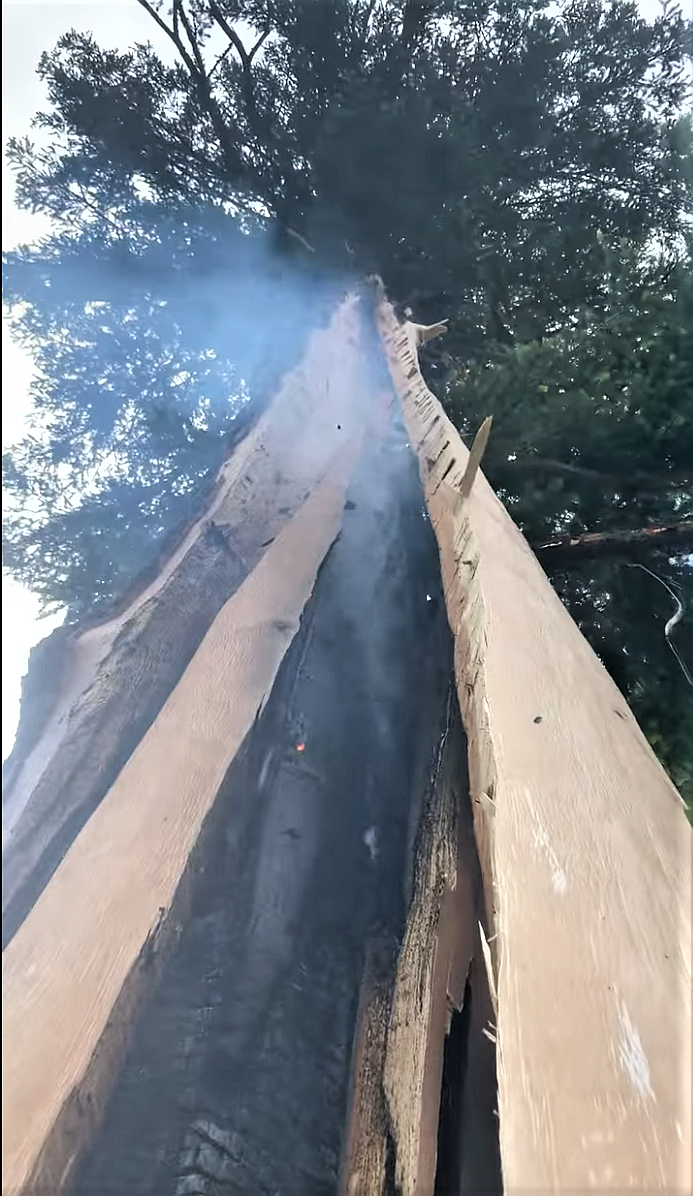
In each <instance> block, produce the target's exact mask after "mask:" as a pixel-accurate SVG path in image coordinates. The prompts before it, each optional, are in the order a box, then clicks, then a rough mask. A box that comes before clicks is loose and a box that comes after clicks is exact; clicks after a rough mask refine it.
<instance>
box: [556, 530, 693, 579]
mask: <svg viewBox="0 0 693 1196" xmlns="http://www.w3.org/2000/svg"><path fill="white" fill-rule="evenodd" d="M533 548H534V552H535V553H536V555H537V557H538V558H539V560H540V561H541V563H542V564H545V565H546V566H547V567H551V568H559V567H561V568H565V567H568V568H571V567H573V566H578V565H579V564H580V562H581V561H584V560H586V559H590V558H592V557H599V556H622V555H625V556H637V555H639V554H641V553H642V551H643V549H645V550H651V549H653V548H659V549H663V550H665V551H666V550H670V551H671V552H675V553H685V552H691V553H693V519H681V520H679V522H678V523H665V524H662V525H661V526H660V527H638V528H624V529H620V530H618V531H613V532H586V533H585V534H584V535H582V536H575V537H574V538H572V539H571V538H570V537H568V536H564V537H561V538H560V539H558V540H551V541H550V542H549V543H547V544H539V545H534V546H533Z"/></svg>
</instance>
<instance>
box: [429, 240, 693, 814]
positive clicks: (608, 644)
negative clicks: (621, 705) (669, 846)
mask: <svg viewBox="0 0 693 1196" xmlns="http://www.w3.org/2000/svg"><path fill="white" fill-rule="evenodd" d="M614 265H615V266H616V267H617V273H615V274H612V277H611V287H610V298H609V301H608V303H607V304H606V305H605V306H604V309H603V310H601V311H592V312H585V313H583V314H582V315H581V317H580V319H579V320H576V322H575V325H574V326H573V327H572V328H566V329H564V330H562V331H561V332H558V333H555V334H554V335H553V336H550V337H547V338H546V339H545V340H543V341H541V342H538V341H535V342H531V343H528V344H521V345H517V346H514V347H512V348H508V347H506V346H502V347H499V349H498V350H497V352H496V353H495V354H494V356H493V359H492V360H491V361H489V362H488V363H486V364H485V365H479V364H472V365H471V367H470V368H469V369H468V370H467V371H462V372H461V371H460V370H453V371H452V372H451V375H450V377H449V380H448V383H447V402H448V407H449V410H450V411H451V412H452V414H453V418H455V419H456V421H457V422H458V424H459V425H460V426H461V427H462V428H463V429H466V430H468V431H470V430H472V429H474V428H475V427H476V426H478V424H479V423H480V422H481V420H482V419H483V418H484V417H485V416H486V415H489V414H492V415H493V417H494V425H493V431H492V436H491V440H490V442H489V447H488V449H487V453H486V457H485V463H484V468H485V471H486V473H487V475H488V476H489V479H490V481H491V482H492V484H493V485H494V486H495V487H496V488H497V489H498V491H499V493H500V494H501V495H502V497H503V498H504V500H505V502H506V504H507V505H508V507H509V509H510V511H511V512H512V514H513V516H514V518H515V519H516V520H517V521H518V522H519V523H520V525H521V526H522V527H523V529H524V531H525V533H526V535H527V536H528V538H529V539H530V541H532V542H533V543H535V544H542V543H545V542H547V541H550V540H552V539H553V538H555V537H556V536H557V535H561V534H569V535H571V536H575V535H579V534H580V533H582V532H585V531H588V530H589V531H592V532H595V531H609V530H613V529H622V528H629V527H630V528H640V527H645V526H648V525H653V526H657V525H661V524H665V523H668V522H675V521H676V520H680V519H684V518H689V519H690V518H691V517H693V265H692V263H691V262H687V263H682V264H681V265H679V266H678V267H677V268H676V269H673V270H668V271H665V270H663V268H662V265H661V263H657V262H652V261H649V262H648V261H646V260H643V257H642V255H637V254H634V253H633V251H632V248H630V247H628V246H621V247H620V254H619V256H618V258H617V259H616V260H615V263H614ZM687 552H688V554H690V555H689V556H688V558H687V559H686V556H685V555H683V554H681V553H680V554H679V556H678V559H676V558H670V557H669V556H668V555H667V553H666V552H665V551H663V550H659V549H658V550H654V551H653V550H652V549H651V548H645V549H641V552H640V556H639V558H638V556H637V555H636V557H635V559H633V557H631V559H630V560H628V559H624V558H623V557H622V556H614V557H611V558H607V559H586V558H584V557H580V558H578V559H577V561H576V563H575V565H573V566H570V567H566V566H565V561H562V562H561V565H560V567H558V568H557V569H556V571H555V572H554V574H553V576H552V580H553V583H554V585H555V586H556V589H557V590H558V592H559V593H560V594H561V596H562V598H563V599H564V601H565V602H566V604H567V606H568V608H569V609H570V611H571V613H572V614H573V617H574V618H575V620H576V622H577V623H578V625H579V626H580V627H581V628H582V630H583V632H584V633H585V635H586V636H587V638H588V639H589V641H590V643H591V644H592V645H593V647H594V648H595V649H596V651H597V652H598V653H599V655H600V656H601V657H602V660H603V661H604V663H605V664H606V666H607V668H608V669H609V671H610V672H611V674H612V676H613V677H614V679H615V680H616V682H617V683H618V685H619V686H620V688H621V690H622V691H623V692H624V693H625V694H626V696H627V697H628V698H629V700H630V702H631V705H632V706H633V709H634V711H635V713H636V715H637V717H638V719H639V721H640V723H641V725H642V726H643V728H644V729H645V731H646V733H647V734H648V736H649V738H650V741H651V742H652V744H653V746H654V747H655V748H656V750H657V751H658V754H659V755H660V758H662V760H663V761H664V763H665V764H666V765H667V767H668V768H669V770H670V772H671V774H672V776H673V778H674V780H675V782H676V783H677V785H678V787H679V789H680V790H681V792H682V793H684V795H685V796H686V798H687V800H688V802H689V803H690V802H691V801H693V736H692V735H691V728H692V727H693V689H692V688H691V686H690V684H688V683H687V681H686V678H685V676H684V674H683V672H682V671H681V669H680V668H679V666H678V665H677V662H676V660H675V658H674V655H673V653H672V652H671V651H670V650H669V648H668V647H667V644H666V639H665V635H664V625H665V623H666V622H667V620H668V619H669V618H670V617H671V615H672V614H673V613H674V610H675V604H674V602H673V601H672V598H671V596H670V595H669V594H667V592H666V589H664V587H663V586H662V585H661V584H660V583H658V582H657V580H656V578H653V577H652V576H651V573H652V572H654V573H655V574H656V575H657V577H660V578H661V579H663V580H666V581H667V582H668V583H669V585H673V586H675V587H676V589H677V590H678V592H679V593H680V594H681V595H682V597H684V599H687V607H688V611H689V612H690V608H691V605H692V604H693V570H692V569H691V565H690V560H691V556H693V541H692V542H691V543H690V544H688V545H687ZM641 565H644V566H645V569H646V570H650V571H651V573H650V574H648V573H647V572H643V571H642V569H641V568H640V566H641ZM672 639H674V640H675V641H676V645H677V647H678V650H679V652H680V654H681V655H682V656H683V657H684V659H685V660H687V661H688V665H689V668H690V669H691V671H693V621H692V620H691V616H690V613H687V615H686V616H685V617H684V620H683V621H682V622H681V623H680V624H679V625H678V626H677V627H676V628H675V629H674V630H673V631H672Z"/></svg>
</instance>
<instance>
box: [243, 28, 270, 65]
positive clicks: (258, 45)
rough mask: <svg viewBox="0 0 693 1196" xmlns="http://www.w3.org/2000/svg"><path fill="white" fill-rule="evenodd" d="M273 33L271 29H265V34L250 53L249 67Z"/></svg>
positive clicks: (261, 35)
mask: <svg viewBox="0 0 693 1196" xmlns="http://www.w3.org/2000/svg"><path fill="white" fill-rule="evenodd" d="M271 32H272V31H271V29H265V32H264V33H261V34H260V36H259V38H258V39H257V41H256V42H255V45H254V46H253V48H252V50H251V51H250V53H249V55H248V65H250V63H251V62H252V61H253V59H254V57H255V55H256V54H257V52H258V50H259V49H260V46H262V44H263V43H264V42H265V41H266V40H267V38H268V37H269V35H270V33H271Z"/></svg>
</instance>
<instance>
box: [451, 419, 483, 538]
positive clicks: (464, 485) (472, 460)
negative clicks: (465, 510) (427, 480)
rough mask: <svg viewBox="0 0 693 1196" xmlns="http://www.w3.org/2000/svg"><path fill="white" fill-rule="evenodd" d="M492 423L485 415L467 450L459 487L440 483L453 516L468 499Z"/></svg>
mask: <svg viewBox="0 0 693 1196" xmlns="http://www.w3.org/2000/svg"><path fill="white" fill-rule="evenodd" d="M492 423H493V416H492V415H487V416H486V419H485V420H484V422H483V424H482V425H481V427H480V428H479V431H478V432H477V434H476V436H475V437H474V442H473V444H472V447H471V449H470V450H469V460H468V461H467V468H466V469H465V471H464V476H463V478H462V481H461V482H460V484H459V486H451V485H450V483H449V482H441V484H440V493H441V497H444V498H445V500H446V502H447V504H448V506H449V508H450V511H451V512H452V514H453V515H456V514H459V511H460V510H461V508H462V504H463V503H464V501H465V499H467V498H469V495H470V494H471V491H472V486H473V485H474V479H475V477H476V475H477V473H478V471H479V466H480V465H481V459H482V457H483V455H484V453H485V451H486V445H487V444H488V438H489V436H490V435H491V424H492Z"/></svg>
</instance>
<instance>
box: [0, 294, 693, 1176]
mask: <svg viewBox="0 0 693 1196" xmlns="http://www.w3.org/2000/svg"><path fill="white" fill-rule="evenodd" d="M379 322H380V327H381V333H382V336H383V340H384V342H385V345H386V350H387V358H388V361H389V366H390V371H391V374H392V378H393V380H394V383H395V390H396V391H397V393H398V395H399V399H400V400H401V408H402V412H403V415H404V421H405V424H406V431H405V426H404V425H403V424H402V422H401V418H400V416H399V415H398V412H397V404H395V405H394V408H393V405H392V399H393V397H394V396H393V393H392V388H391V384H390V383H389V381H388V378H387V373H386V370H385V366H384V359H383V356H382V350H381V349H380V348H379V346H378V344H377V342H376V341H375V338H374V337H373V336H372V335H371V332H372V329H370V325H369V321H368V320H367V319H364V318H362V317H361V316H360V314H359V306H358V305H357V304H356V303H355V302H354V301H353V300H351V301H348V302H346V303H345V304H344V305H343V306H342V308H340V310H339V311H338V312H337V313H336V315H335V318H334V320H333V322H332V325H331V326H330V328H329V329H327V330H326V331H325V332H323V333H319V334H316V335H315V337H314V338H313V339H312V341H311V343H310V345H309V347H308V349H307V352H306V355H305V357H304V360H303V363H302V365H301V367H300V368H299V369H298V370H297V371H294V373H293V374H292V375H290V376H289V377H288V378H287V379H286V381H285V383H284V384H283V386H282V388H281V390H280V392H279V394H278V395H277V396H276V398H275V400H274V402H273V403H272V404H271V405H270V406H269V408H268V409H267V411H266V412H265V414H264V415H263V416H262V418H261V419H260V421H259V422H258V424H257V425H256V427H255V428H254V429H253V431H252V432H251V434H250V435H249V436H248V438H247V439H246V441H244V442H243V444H242V445H240V446H239V447H238V449H237V450H236V452H235V453H234V455H233V456H232V457H231V458H230V460H229V461H228V462H227V464H226V466H225V467H224V469H223V470H222V472H221V475H220V479H219V484H218V487H217V490H216V492H215V494H214V496H213V498H212V500H211V503H210V505H209V508H208V509H207V510H206V511H205V512H204V514H203V515H202V516H201V518H200V519H199V520H198V521H197V522H196V523H195V525H194V526H193V527H191V528H189V529H188V530H187V531H186V533H185V536H184V538H183V539H182V541H181V543H180V545H179V546H178V548H177V549H176V551H175V552H174V553H173V555H172V556H171V557H170V558H169V559H168V560H167V561H166V562H164V563H163V565H162V567H161V569H160V570H159V572H158V574H157V576H156V578H154V579H151V580H150V582H149V583H148V584H147V586H146V588H145V589H144V590H143V592H142V593H140V594H139V595H136V596H133V595H131V596H130V599H129V601H128V605H127V608H126V609H124V610H122V611H121V612H120V613H119V614H117V615H116V616H114V617H113V618H112V619H110V620H109V621H108V622H107V623H101V624H99V625H96V626H93V627H89V628H85V629H83V630H82V631H81V632H78V633H68V634H64V633H63V635H62V636H60V637H57V639H56V640H54V641H53V642H54V643H57V644H58V645H59V650H56V652H55V656H56V657H57V659H54V660H53V661H52V662H51V669H52V674H51V675H52V686H51V690H52V701H50V702H49V701H46V702H44V703H43V704H40V706H39V705H36V706H35V713H34V718H33V722H34V724H35V726H34V734H33V741H32V742H29V743H28V744H27V739H30V740H31V738H32V737H31V735H30V733H29V732H24V733H23V734H22V735H21V736H20V740H19V743H20V745H22V744H23V746H22V748H21V751H20V752H19V753H18V756H17V757H16V758H15V759H14V761H11V763H10V769H9V783H8V787H7V793H6V794H4V795H3V813H4V819H5V823H6V826H7V830H8V838H7V842H6V843H4V858H3V863H4V865H5V875H6V882H5V883H6V887H5V890H4V892H3V936H4V937H3V942H4V950H3V1012H4V1019H3V1022H4V1024H3V1036H4V1037H3V1045H4V1052H3V1055H4V1058H3V1133H4V1150H3V1187H2V1190H3V1196H20V1194H21V1196H25V1194H29V1193H32V1194H35V1196H39V1193H41V1194H43V1193H45V1192H48V1191H50V1192H51V1193H53V1192H56V1193H57V1192H60V1191H67V1190H68V1189H72V1190H73V1191H74V1192H75V1193H78V1194H80V1196H91V1193H93V1192H95V1191H98V1192H99V1193H104V1196H106V1194H109V1193H110V1194H111V1196H121V1194H122V1193H125V1192H127V1193H128V1196H160V1194H161V1193H170V1194H171V1196H223V1194H224V1193H228V1194H229V1196H230V1194H231V1193H233V1194H234V1196H239V1194H240V1193H243V1194H247V1196H251V1193H252V1196H256V1194H257V1193H262V1192H271V1191H275V1190H280V1191H287V1192H289V1191H297V1192H298V1191H300V1192H301V1193H302V1194H305V1196H312V1194H314V1196H325V1194H326V1193H328V1192H334V1191H335V1190H336V1189H338V1190H339V1192H340V1193H342V1194H348V1196H393V1194H394V1192H395V1190H397V1191H398V1192H401V1193H402V1194H403V1196H410V1194H414V1193H416V1194H417V1196H432V1194H433V1192H434V1190H435V1191H436V1192H437V1193H439V1194H441V1193H442V1192H443V1191H447V1190H448V1189H449V1188H450V1187H451V1186H452V1187H453V1189H454V1190H458V1191H470V1192H471V1191H475V1192H478V1191H480V1190H484V1191H493V1190H499V1188H500V1184H501V1162H502V1169H503V1176H504V1180H505V1185H506V1187H507V1188H508V1190H514V1189H517V1190H522V1189H526V1190H539V1189H541V1188H552V1189H554V1190H563V1191H566V1192H567V1191H568V1190H571V1191H574V1190H576V1189H577V1190H586V1189H587V1188H588V1187H590V1186H595V1185H596V1186H602V1187H612V1188H614V1189H616V1188H618V1189H620V1190H622V1189H624V1188H626V1187H629V1186H633V1185H634V1184H636V1185H639V1186H640V1187H641V1188H645V1187H647V1188H649V1189H652V1190H656V1189H660V1190H664V1189H665V1188H666V1189H675V1188H676V1187H677V1186H678V1187H685V1185H686V1182H687V1178H688V1177H687V1174H686V1168H687V1167H688V1166H689V1164H690V1136H689V1133H690V1130H689V1127H690V1116H689V1114H690V1085H689V1081H688V1079H687V1077H686V1074H685V1071H684V1070H682V1065H683V1063H684V1062H685V1059H686V1053H687V1052H688V1053H690V989H689V987H687V982H688V981H689V980H690V950H689V948H690V830H689V828H688V825H687V823H686V820H685V815H684V813H683V809H682V805H681V802H680V800H679V799H678V797H677V795H676V793H675V791H674V790H673V789H672V787H671V785H670V784H669V782H668V781H667V779H666V777H665V776H664V773H663V772H662V770H661V769H660V767H659V765H658V764H657V762H656V761H655V759H654V757H653V756H652V753H651V752H650V750H649V748H648V747H647V744H646V743H645V740H644V738H643V737H642V735H641V733H640V732H639V730H638V728H637V726H636V725H635V723H634V720H633V719H632V717H631V716H630V714H629V712H628V711H627V709H626V707H625V706H624V703H623V700H622V699H621V698H620V695H619V694H618V693H617V691H616V690H615V689H614V687H613V685H612V683H611V682H610V681H609V679H608V677H607V676H606V674H605V673H604V671H603V670H602V669H601V666H599V664H598V662H597V661H596V659H595V658H594V656H593V654H592V653H591V651H590V649H589V648H588V647H587V645H586V644H585V642H584V640H582V638H581V637H580V635H579V633H578V631H577V629H576V628H575V626H574V625H573V624H572V622H571V621H570V619H569V617H568V615H567V614H566V612H565V611H564V609H563V608H562V607H561V605H560V603H559V601H558V599H557V598H555V596H554V595H553V593H552V591H551V589H550V587H549V585H548V582H547V581H546V579H545V577H544V575H543V574H542V572H541V570H540V568H539V567H538V565H537V563H536V560H535V559H534V558H533V557H532V555H531V553H530V552H529V550H528V548H527V546H526V544H525V543H524V541H523V540H522V537H521V536H520V535H519V533H518V532H517V531H516V529H514V527H513V525H512V523H511V521H510V520H509V518H508V516H507V515H506V513H505V512H504V510H503V508H502V507H501V505H500V504H499V503H498V501H497V500H496V499H495V497H494V496H493V494H492V492H491V491H490V489H489V487H488V486H487V485H486V483H485V481H484V479H483V478H482V477H481V476H479V477H477V478H476V480H475V481H474V483H473V486H472V490H471V495H470V496H469V497H468V498H467V499H466V500H465V501H464V502H462V503H460V501H459V500H458V495H457V494H456V487H457V486H458V483H459V481H460V477H461V473H462V471H463V468H464V464H465V460H466V450H464V448H463V446H462V445H461V442H460V441H459V438H458V437H457V433H456V432H455V431H454V429H452V428H451V425H449V422H448V421H446V419H445V417H444V415H443V413H442V411H441V409H440V407H439V405H438V404H437V403H436V400H435V399H434V398H433V396H431V395H430V394H429V393H428V392H427V391H426V389H425V386H424V384H423V380H422V379H421V376H420V373H419V371H418V363H417V361H416V352H415V344H414V333H413V327H412V326H406V327H404V328H402V327H400V326H399V325H398V324H397V322H396V321H395V320H394V317H393V314H392V312H391V310H390V309H389V308H388V307H387V306H386V305H383V306H382V307H381V309H380V314H379ZM410 445H411V448H413V449H414V450H415V453H416V456H418V460H419V468H420V475H421V481H422V482H423V491H422V488H421V482H420V481H419V478H418V477H417V471H416V457H415V455H414V453H412V451H411V448H410ZM442 479H445V480H444V481H442ZM424 496H425V502H426V505H427V507H428V511H429V512H430V520H429V518H428V517H427V515H426V509H425V507H424ZM431 524H432V525H433V528H434V529H435V535H436V537H437V540H438V544H437V545H436V540H435V538H434V535H433V531H432V526H431ZM441 566H442V585H441ZM446 608H447V619H446V617H445V612H446ZM448 622H449V625H450V627H451V628H452V633H453V635H452V636H451V635H450V630H449V627H448ZM43 655H44V660H47V656H46V654H45V653H44V654H43ZM453 664H454V674H455V675H456V681H457V686H456V691H457V692H456V693H455V687H454V684H453ZM31 688H32V687H31V686H30V687H29V690H31ZM36 689H37V685H36V683H35V682H34V684H33V690H34V692H35V691H36ZM458 697H459V705H458V701H457V698H458ZM460 708H461V710H462V714H463V718H464V723H465V729H466V732H467V736H468V744H467V743H466V742H465V737H464V733H463V730H462V725H461V722H460V717H459V710H460ZM30 721H31V720H30ZM26 725H27V724H26V717H25V726H26ZM467 755H468V759H469V778H468V777H467V769H466V764H465V760H466V757H467ZM470 792H471V799H472V800H471V803H470V801H469V795H470ZM480 927H481V930H480ZM487 944H488V945H487ZM489 977H490V985H489ZM494 1004H495V1005H496V1008H497V1012H496V1011H495V1010H494ZM496 1025H497V1034H498V1036H499V1039H498V1041H499V1057H498V1058H499V1074H498V1080H497V1079H496V1057H495V1054H496V1052H495V1048H494V1041H493V1039H494V1038H495V1034H496ZM447 1031H449V1034H447V1036H446V1032H447ZM441 1092H442V1099H441ZM497 1102H498V1105H497ZM441 1106H442V1107H441ZM496 1107H497V1108H498V1110H499V1112H500V1123H499V1121H498V1117H497V1115H496ZM499 1124H500V1151H501V1154H500V1156H499V1153H498V1151H499V1140H498V1128H499Z"/></svg>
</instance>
